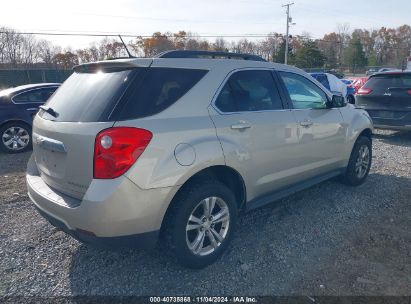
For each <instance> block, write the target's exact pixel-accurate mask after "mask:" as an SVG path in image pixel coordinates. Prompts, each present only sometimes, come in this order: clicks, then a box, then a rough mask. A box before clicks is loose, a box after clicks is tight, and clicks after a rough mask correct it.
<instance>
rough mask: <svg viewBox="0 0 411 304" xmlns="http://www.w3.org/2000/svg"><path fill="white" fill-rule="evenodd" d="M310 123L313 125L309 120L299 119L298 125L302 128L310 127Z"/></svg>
mask: <svg viewBox="0 0 411 304" xmlns="http://www.w3.org/2000/svg"><path fill="white" fill-rule="evenodd" d="M312 125H313V122H312V121H311V120H304V121H300V126H302V127H304V128H308V127H311V126H312Z"/></svg>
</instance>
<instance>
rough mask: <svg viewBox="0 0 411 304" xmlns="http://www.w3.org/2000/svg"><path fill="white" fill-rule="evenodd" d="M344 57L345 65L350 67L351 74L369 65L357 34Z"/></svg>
mask: <svg viewBox="0 0 411 304" xmlns="http://www.w3.org/2000/svg"><path fill="white" fill-rule="evenodd" d="M344 55H345V56H344V58H345V64H346V65H348V66H349V67H350V70H351V72H355V70H356V69H358V68H363V67H365V66H366V65H367V63H368V60H367V57H365V52H364V49H363V46H362V43H361V41H360V38H359V37H358V35H356V34H355V33H354V34H353V37H352V38H351V40H350V43H349V44H348V47H347V49H346V50H345V54H344Z"/></svg>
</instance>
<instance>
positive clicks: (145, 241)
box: [35, 205, 159, 249]
mask: <svg viewBox="0 0 411 304" xmlns="http://www.w3.org/2000/svg"><path fill="white" fill-rule="evenodd" d="M35 207H36V209H37V211H38V212H39V213H40V215H41V216H43V217H44V218H45V219H46V220H47V221H49V223H50V224H52V225H53V226H54V227H57V228H59V229H60V230H62V231H64V232H65V233H67V234H69V235H71V236H72V237H73V238H75V239H76V240H78V241H80V242H82V243H85V244H91V245H93V246H95V247H100V248H108V249H119V248H124V247H127V248H139V249H150V248H153V247H154V246H155V245H156V243H157V239H158V235H159V231H152V232H145V233H139V234H134V235H127V236H117V237H98V236H95V235H93V234H90V233H87V232H85V231H82V230H77V229H76V230H71V229H69V228H68V227H67V226H66V225H65V224H64V223H63V222H62V221H60V220H58V219H56V218H54V217H53V216H51V215H50V214H48V213H46V212H44V211H43V210H41V209H40V208H39V207H38V206H37V205H35Z"/></svg>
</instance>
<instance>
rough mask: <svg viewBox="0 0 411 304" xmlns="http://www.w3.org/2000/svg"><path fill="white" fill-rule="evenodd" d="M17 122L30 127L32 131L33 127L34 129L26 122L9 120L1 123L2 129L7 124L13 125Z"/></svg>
mask: <svg viewBox="0 0 411 304" xmlns="http://www.w3.org/2000/svg"><path fill="white" fill-rule="evenodd" d="M15 122H17V123H22V124H24V125H26V126H28V127H29V128H30V129H32V127H33V126H32V124H31V123H28V122H27V121H25V120H23V119H8V120H4V121H2V122H1V123H0V128H3V127H4V126H5V125H7V124H11V123H15Z"/></svg>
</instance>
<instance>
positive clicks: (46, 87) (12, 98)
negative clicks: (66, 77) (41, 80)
mask: <svg viewBox="0 0 411 304" xmlns="http://www.w3.org/2000/svg"><path fill="white" fill-rule="evenodd" d="M49 88H56V90H57V89H58V88H59V86H45V87H40V88H34V89H30V90H26V91H23V92H20V93H17V94H16V95H13V97H11V98H10V100H11V102H12V103H14V104H26V103H38V104H43V103H44V102H40V101H31V102H30V101H29V102H18V101H14V98H15V97H17V96H19V95H22V94H26V93H29V92H31V91H38V90H43V89H49ZM50 96H51V95H50Z"/></svg>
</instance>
